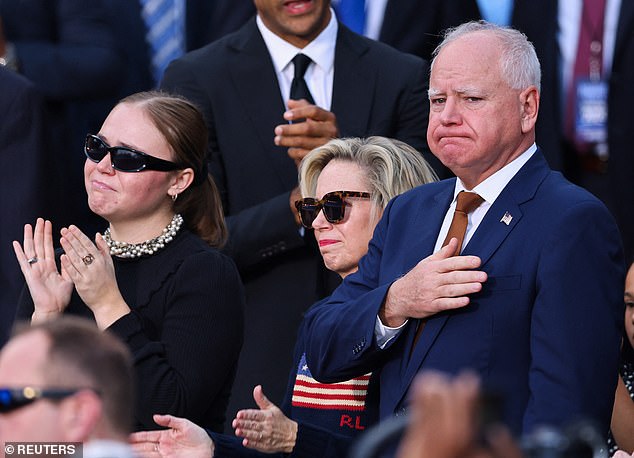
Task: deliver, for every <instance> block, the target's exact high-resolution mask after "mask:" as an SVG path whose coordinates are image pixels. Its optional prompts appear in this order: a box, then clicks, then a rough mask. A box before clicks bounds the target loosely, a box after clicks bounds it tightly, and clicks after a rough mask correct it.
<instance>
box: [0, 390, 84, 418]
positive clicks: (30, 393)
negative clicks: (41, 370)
mask: <svg viewBox="0 0 634 458" xmlns="http://www.w3.org/2000/svg"><path fill="white" fill-rule="evenodd" d="M78 391H81V390H80V389H79V388H74V389H70V388H66V389H64V388H60V389H57V388H50V389H44V388H34V387H32V386H26V387H24V388H0V414H3V413H9V412H12V411H14V410H16V409H19V408H20V407H24V406H27V405H29V404H31V403H33V402H35V401H37V400H38V399H52V400H61V399H64V398H67V397H69V396H72V395H73V394H75V393H77V392H78Z"/></svg>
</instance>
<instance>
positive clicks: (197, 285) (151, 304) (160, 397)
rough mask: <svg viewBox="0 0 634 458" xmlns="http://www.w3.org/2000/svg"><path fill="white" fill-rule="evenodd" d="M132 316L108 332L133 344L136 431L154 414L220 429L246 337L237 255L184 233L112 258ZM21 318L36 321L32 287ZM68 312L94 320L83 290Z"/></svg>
mask: <svg viewBox="0 0 634 458" xmlns="http://www.w3.org/2000/svg"><path fill="white" fill-rule="evenodd" d="M113 260H114V268H115V275H116V277H117V282H118V285H119V289H120V290H121V294H122V295H123V298H124V299H125V301H126V303H127V304H128V306H129V307H130V308H131V310H132V311H131V313H129V314H127V315H125V316H123V317H121V318H120V319H118V320H117V321H115V322H114V323H113V324H112V325H111V326H110V327H109V328H108V329H109V330H110V331H112V332H113V333H115V334H116V335H117V336H119V337H120V338H121V339H122V340H123V341H124V342H125V343H126V344H127V345H128V347H129V348H130V351H131V352H132V355H133V358H134V366H135V369H136V376H137V387H138V389H137V407H136V414H135V417H136V418H135V420H136V429H157V428H158V427H157V425H156V424H155V423H154V421H153V420H152V415H153V414H155V413H163V414H167V413H169V414H172V415H177V416H180V417H186V418H188V419H190V420H192V421H193V422H195V423H197V424H199V425H201V426H204V427H206V428H209V429H211V430H214V431H221V430H222V425H223V422H224V418H225V410H226V407H227V402H228V399H229V394H230V391H231V385H232V383H233V379H234V376H235V370H236V364H237V360H238V355H239V353H240V348H241V346H242V339H243V313H244V293H243V289H242V284H241V282H240V277H239V276H238V272H237V269H236V267H235V265H234V263H233V261H231V259H230V258H228V257H227V256H225V255H223V254H221V253H220V252H218V251H217V250H215V249H213V248H211V247H209V246H208V245H207V244H206V243H205V242H204V241H203V240H201V239H200V238H199V237H197V236H195V235H194V234H192V233H191V232H189V231H187V230H182V231H181V232H180V233H179V234H178V235H177V236H176V237H175V238H174V240H173V241H172V242H170V243H169V244H167V245H166V246H165V249H163V250H162V251H159V252H158V253H156V254H154V255H152V256H144V257H141V258H138V259H122V258H117V257H113ZM25 292H26V293H25V294H23V295H22V298H21V300H20V304H19V306H18V314H17V317H18V319H30V317H31V314H32V313H33V303H32V300H31V298H30V295H29V294H28V290H27V289H26V288H25ZM64 313H70V314H73V315H81V316H87V317H91V318H92V319H94V316H93V314H92V312H91V310H90V309H89V308H88V307H87V306H86V305H85V304H84V303H83V302H82V300H81V299H80V298H79V295H78V294H77V292H76V291H74V292H73V296H72V297H71V301H70V304H69V305H68V307H67V308H66V310H65V312H64Z"/></svg>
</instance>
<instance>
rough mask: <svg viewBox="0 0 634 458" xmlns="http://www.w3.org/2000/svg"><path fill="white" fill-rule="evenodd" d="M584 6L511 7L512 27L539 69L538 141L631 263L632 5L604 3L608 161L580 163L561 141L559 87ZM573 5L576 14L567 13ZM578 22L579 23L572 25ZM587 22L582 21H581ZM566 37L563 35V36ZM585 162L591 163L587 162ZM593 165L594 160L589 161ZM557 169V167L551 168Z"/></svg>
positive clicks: (541, 1) (542, 0)
mask: <svg viewBox="0 0 634 458" xmlns="http://www.w3.org/2000/svg"><path fill="white" fill-rule="evenodd" d="M582 3H583V2H578V4H577V2H563V1H550V0H534V1H533V0H531V1H528V0H523V1H519V0H516V1H515V4H516V5H515V14H514V17H515V18H516V26H517V28H518V29H520V30H521V31H522V32H524V33H526V35H527V36H528V38H529V40H531V41H532V42H533V43H534V45H535V50H536V51H537V56H538V57H539V59H540V62H541V63H542V69H543V72H542V73H543V75H544V77H543V79H542V86H543V90H542V94H543V97H542V101H543V104H542V107H541V108H540V121H539V122H538V123H537V141H538V143H539V144H540V145H541V146H543V147H544V148H545V149H548V150H550V151H551V157H557V158H558V159H559V163H560V167H559V168H561V170H562V171H563V172H564V174H565V175H566V177H567V178H568V179H569V180H571V181H573V182H574V183H575V184H578V185H580V186H583V187H585V188H586V189H588V190H589V191H590V192H592V193H593V194H595V195H596V196H597V197H599V198H600V199H601V200H602V201H603V202H604V203H605V204H606V205H607V207H608V209H609V210H610V211H611V213H612V214H613V215H614V217H615V219H616V222H617V224H618V225H619V228H620V230H621V236H622V238H623V244H624V249H625V254H626V258H629V259H632V257H634V211H633V210H632V209H634V186H633V185H632V183H634V154H632V147H631V144H632V140H631V134H632V132H634V117H632V116H631V111H632V105H633V104H634V85H633V84H632V81H634V3H633V2H628V1H623V0H620V1H619V0H609V1H607V3H606V10H605V19H604V35H603V36H602V37H599V38H600V39H602V48H603V62H602V64H603V72H604V73H603V79H604V80H605V81H606V82H607V87H608V99H607V144H606V146H607V148H606V149H607V160H606V161H598V160H596V159H597V158H596V157H592V156H591V157H590V158H588V157H583V156H582V155H580V154H578V152H577V151H575V150H574V148H571V145H570V144H569V142H568V141H567V140H566V138H565V135H564V133H565V132H564V120H563V119H564V112H565V109H564V107H565V106H566V105H565V103H566V99H567V97H566V93H564V92H562V90H563V88H564V87H568V86H569V85H570V84H571V83H570V81H566V82H564V81H563V75H565V74H569V73H567V72H566V71H565V67H564V66H565V65H567V66H570V65H574V61H573V62H572V63H570V62H568V63H565V62H564V61H563V60H562V54H563V51H562V49H563V47H568V49H573V52H572V58H573V60H574V52H575V51H574V50H576V47H575V45H576V43H577V35H578V34H579V30H580V24H581V23H582V21H583V20H584V19H583V18H582V12H581V8H582V6H581V5H580V4H582ZM574 5H577V7H576V8H577V10H576V14H572V12H571V11H570V8H571V7H573V6H574ZM571 16H572V17H577V18H578V21H576V22H575V21H573V20H572V19H571ZM586 21H587V19H586ZM564 32H565V33H564ZM588 159H590V160H588ZM592 159H594V160H592ZM553 165H554V166H555V167H557V165H556V164H553Z"/></svg>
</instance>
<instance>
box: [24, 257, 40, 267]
mask: <svg viewBox="0 0 634 458" xmlns="http://www.w3.org/2000/svg"><path fill="white" fill-rule="evenodd" d="M37 261H39V259H37V256H33V257H32V258H29V259H27V260H26V262H28V263H29V265H31V264H35V263H36V262H37Z"/></svg>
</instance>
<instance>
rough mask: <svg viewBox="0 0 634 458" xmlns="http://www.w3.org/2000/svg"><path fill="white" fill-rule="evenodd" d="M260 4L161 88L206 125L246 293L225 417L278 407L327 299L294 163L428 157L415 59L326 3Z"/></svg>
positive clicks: (420, 68) (422, 82)
mask: <svg viewBox="0 0 634 458" xmlns="http://www.w3.org/2000/svg"><path fill="white" fill-rule="evenodd" d="M255 5H256V8H257V11H258V16H257V18H256V19H253V20H251V21H249V22H248V23H247V24H246V25H245V26H243V27H242V28H241V29H240V30H238V31H237V32H236V33H234V34H231V35H228V36H226V37H224V38H222V39H220V40H218V41H216V42H215V43H212V44H210V45H208V46H206V47H203V48H201V49H199V50H197V51H193V52H191V53H189V54H187V55H186V56H184V57H183V58H181V59H178V60H176V61H174V62H172V64H171V65H170V66H169V67H168V68H167V71H166V73H165V76H164V80H163V82H162V84H161V87H162V88H163V89H166V90H169V91H174V92H177V93H180V94H182V95H184V96H186V97H188V98H190V99H191V100H192V101H194V102H195V103H197V104H198V105H199V106H200V108H201V109H202V111H203V113H204V115H205V118H206V120H207V126H208V128H209V131H210V154H211V163H210V170H211V172H212V173H213V175H214V177H215V179H216V183H217V184H218V187H219V188H220V190H221V193H222V194H223V204H224V206H225V208H224V211H225V214H226V215H227V221H228V225H229V234H230V240H229V245H230V246H229V250H230V252H231V254H232V256H233V258H234V260H235V261H236V263H237V265H238V267H239V268H240V271H241V273H242V279H243V281H244V283H245V287H246V291H247V309H246V332H245V335H246V336H247V338H246V339H245V343H244V347H243V349H242V355H241V359H240V363H239V368H238V374H237V376H236V382H235V384H234V395H233V400H232V401H231V403H230V405H229V411H228V417H229V418H231V416H232V415H233V414H235V412H236V410H238V409H240V408H245V407H248V406H249V405H254V403H253V400H252V390H253V387H254V386H255V385H256V384H258V383H261V384H262V385H263V387H264V391H265V392H266V393H267V396H268V397H269V398H270V399H272V400H274V401H279V400H281V398H282V396H283V393H284V389H285V386H286V382H287V380H286V376H287V374H288V371H289V369H290V366H291V364H292V354H291V353H292V348H293V344H294V341H295V334H296V330H297V327H298V326H299V323H300V321H301V318H302V314H303V312H304V311H305V310H306V309H307V308H308V307H309V306H310V305H311V304H312V303H314V302H315V301H316V300H317V299H319V298H321V297H323V296H324V295H326V294H328V293H329V292H330V291H331V289H332V284H331V283H329V282H328V281H327V279H325V278H324V277H325V275H324V273H323V272H324V269H323V263H322V260H321V257H320V256H319V252H318V250H317V249H316V247H315V245H314V241H312V243H311V237H312V234H310V233H307V234H302V233H301V232H300V223H299V220H298V218H297V213H296V211H295V208H294V202H295V200H297V199H298V198H299V191H298V189H297V167H296V162H298V161H299V160H301V158H302V157H303V155H304V154H305V153H306V152H307V151H309V150H311V149H312V148H314V147H316V146H319V145H321V144H324V143H326V142H327V141H328V140H329V139H330V138H332V137H336V136H368V135H383V136H388V137H395V138H398V139H400V140H402V141H405V142H407V143H409V144H411V145H413V146H414V147H416V148H417V149H419V150H421V151H426V150H427V147H426V141H425V126H426V125H427V113H428V112H427V105H426V101H425V98H426V94H425V88H426V80H427V65H426V63H425V62H424V61H423V60H422V59H420V58H418V57H415V56H411V55H407V54H404V53H401V52H398V51H396V50H394V49H392V48H390V47H388V46H386V45H384V44H382V43H377V42H374V41H371V40H368V39H366V38H364V37H361V36H359V35H357V34H355V33H353V32H351V31H350V30H349V29H347V28H346V27H344V26H341V25H339V24H338V23H337V21H336V18H335V16H334V14H332V12H331V9H330V1H329V0H314V1H312V2H287V1H282V0H256V1H255ZM300 51H301V52H302V53H304V54H306V55H308V56H309V57H310V58H311V59H312V61H313V62H312V63H310V65H309V66H308V69H307V71H306V74H305V75H304V80H305V81H306V84H307V86H308V88H309V90H310V93H311V95H312V97H313V98H314V101H315V104H310V103H308V102H307V101H306V100H289V99H290V86H291V79H292V77H293V69H294V65H293V63H292V59H293V57H294V56H295V55H296V54H297V53H298V52H300ZM299 120H305V121H303V122H298V121H299ZM289 121H292V123H289Z"/></svg>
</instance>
